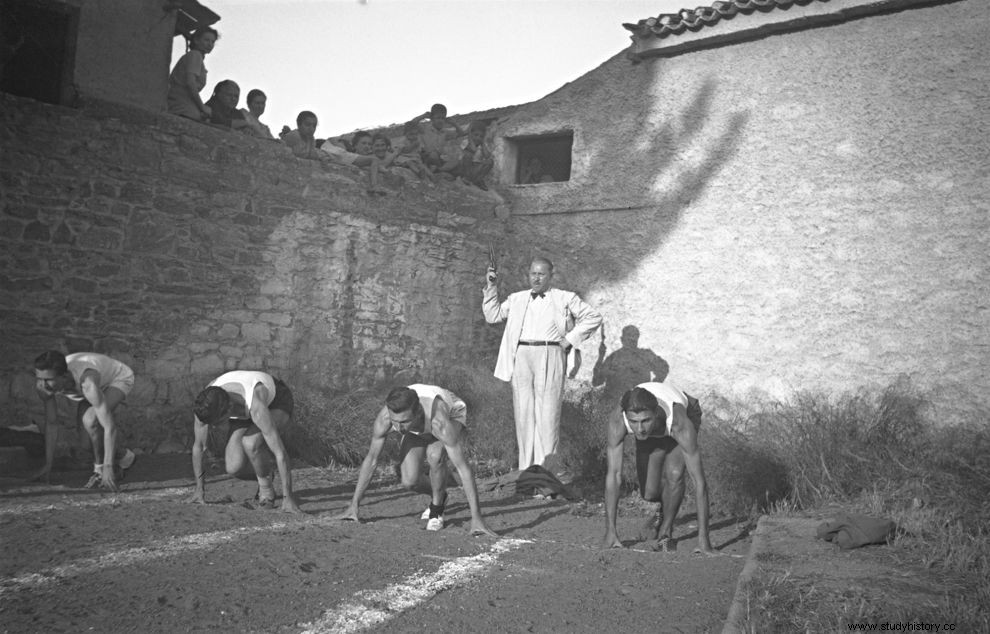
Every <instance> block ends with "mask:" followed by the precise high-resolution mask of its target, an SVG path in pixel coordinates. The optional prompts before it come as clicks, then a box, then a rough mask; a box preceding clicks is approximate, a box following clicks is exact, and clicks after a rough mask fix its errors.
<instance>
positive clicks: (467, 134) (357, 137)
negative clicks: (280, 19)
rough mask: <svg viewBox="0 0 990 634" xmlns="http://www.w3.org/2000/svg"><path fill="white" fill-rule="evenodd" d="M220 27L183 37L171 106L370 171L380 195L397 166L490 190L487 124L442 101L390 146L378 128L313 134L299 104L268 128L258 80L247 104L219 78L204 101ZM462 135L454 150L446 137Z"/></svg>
mask: <svg viewBox="0 0 990 634" xmlns="http://www.w3.org/2000/svg"><path fill="white" fill-rule="evenodd" d="M219 37H220V35H219V33H218V32H217V31H216V29H213V28H212V27H208V26H207V27H201V28H199V29H197V30H196V31H195V32H193V33H192V35H190V36H189V37H188V38H187V47H188V50H187V51H186V53H185V54H184V55H183V56H182V57H181V58H179V61H178V62H176V64H175V66H174V67H173V69H172V72H171V74H170V75H169V89H168V99H167V109H168V112H170V113H172V114H175V115H178V116H181V117H186V118H188V119H193V120H195V121H199V122H201V123H204V124H208V125H211V126H215V127H219V128H223V129H228V130H233V131H238V132H240V133H244V134H248V135H251V136H254V137H257V138H261V139H271V140H273V141H279V142H281V143H284V144H285V145H286V146H288V148H289V149H290V150H291V151H292V154H293V155H294V156H296V157H298V158H302V159H308V160H315V161H323V162H327V163H337V164H343V165H352V166H354V167H358V168H361V169H365V170H367V171H368V192H369V193H371V194H379V195H384V194H386V193H387V191H386V189H385V188H384V187H383V185H382V183H383V178H384V177H385V175H387V174H394V175H397V176H400V177H402V178H404V179H417V180H421V181H424V182H425V183H427V184H428V185H431V186H432V185H436V184H437V183H439V182H440V181H442V180H450V181H457V182H460V183H463V184H465V185H469V186H473V187H477V188H479V189H481V190H485V191H487V190H488V185H487V183H486V179H487V176H488V174H489V173H490V172H491V170H492V167H493V165H494V158H493V154H492V149H491V144H490V141H489V140H488V132H489V130H488V127H489V126H488V125H487V123H486V122H485V121H481V120H478V121H472V122H471V124H470V125H468V126H467V127H466V128H464V127H462V126H460V125H458V124H457V123H456V122H454V121H452V120H451V119H448V118H447V108H446V106H444V105H443V104H434V105H433V106H432V107H431V108H430V110H429V111H427V112H425V113H423V114H421V115H418V116H416V117H414V118H413V119H411V120H410V121H408V122H406V124H405V125H404V126H403V128H402V138H401V140H400V141H398V142H397V145H396V147H393V144H392V139H390V138H388V137H387V136H385V135H383V134H376V135H372V134H370V133H368V132H364V131H360V132H356V133H354V134H353V135H352V136H351V137H350V138H349V139H348V138H344V137H340V138H335V139H317V138H316V128H317V126H318V123H319V120H318V118H317V116H316V114H315V113H313V112H311V111H308V110H304V111H302V112H300V113H299V115H298V116H297V117H296V128H295V129H290V128H289V127H288V126H283V128H282V131H281V132H280V133H279V135H278V137H276V136H275V135H273V134H272V132H271V130H270V129H269V127H268V126H267V125H265V124H264V123H262V121H261V117H262V116H263V115H264V113H265V107H266V105H267V101H268V97H267V95H266V94H265V93H264V92H263V91H261V90H259V89H257V88H255V89H252V90H250V91H249V92H248V93H247V100H246V101H247V108H241V109H238V107H237V106H238V103H239V102H240V95H241V88H240V86H238V84H237V83H236V82H234V81H233V80H230V79H224V80H221V81H219V82H217V83H216V84H215V86H214V88H213V94H212V95H211V96H210V98H209V99H208V100H207V101H205V102H204V101H203V100H202V97H201V96H200V93H201V92H202V91H203V90H204V89H205V88H206V85H207V70H206V64H205V58H206V56H207V55H209V54H210V53H212V52H213V49H214V47H215V46H216V43H217V40H218V39H219ZM459 139H463V141H462V142H460V143H459V144H456V145H458V146H459V152H451V151H450V148H451V144H452V143H454V142H456V141H457V140H459Z"/></svg>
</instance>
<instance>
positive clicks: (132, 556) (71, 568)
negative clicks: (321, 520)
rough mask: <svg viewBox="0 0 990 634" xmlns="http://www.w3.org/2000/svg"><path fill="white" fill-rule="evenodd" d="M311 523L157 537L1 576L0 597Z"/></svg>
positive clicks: (269, 525) (296, 522) (279, 523)
mask: <svg viewBox="0 0 990 634" xmlns="http://www.w3.org/2000/svg"><path fill="white" fill-rule="evenodd" d="M309 523H312V520H309V521H307V520H305V519H300V520H297V521H295V522H291V521H290V522H275V523H272V524H265V525H263V526H248V527H243V528H235V529H231V530H227V531H214V532H211V533H197V534H194V535H185V536H183V537H170V538H168V539H158V540H154V541H151V542H149V543H148V544H147V545H145V546H135V547H133V548H125V549H124V550H118V551H115V552H110V553H107V554H105V555H100V556H98V557H88V558H85V559H80V560H78V561H76V562H74V563H71V564H65V565H62V566H55V567H53V568H49V569H48V570H43V571H41V572H31V573H28V574H24V575H18V576H16V577H4V578H0V597H3V595H4V594H7V593H9V592H17V591H19V590H25V589H30V588H39V587H41V586H45V585H48V584H50V583H54V582H56V581H61V580H63V579H68V578H70V577H76V576H79V575H85V574H90V573H94V572H99V571H101V570H104V569H106V568H112V567H114V566H131V565H135V564H142V563H145V562H148V561H154V560H156V559H164V558H166V557H170V556H172V555H178V554H181V553H185V552H189V551H196V550H203V549H206V548H212V547H214V546H216V545H218V544H225V543H228V542H231V541H233V540H235V539H237V538H239V537H244V536H246V535H253V534H255V533H263V532H267V531H278V530H283V529H286V528H290V527H294V526H301V525H304V524H309Z"/></svg>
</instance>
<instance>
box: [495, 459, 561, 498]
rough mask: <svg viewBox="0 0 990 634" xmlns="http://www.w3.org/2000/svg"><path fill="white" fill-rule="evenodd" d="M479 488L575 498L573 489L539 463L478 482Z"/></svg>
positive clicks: (520, 493) (517, 493)
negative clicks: (493, 478)
mask: <svg viewBox="0 0 990 634" xmlns="http://www.w3.org/2000/svg"><path fill="white" fill-rule="evenodd" d="M479 488H480V489H481V490H483V491H494V490H496V489H499V490H503V491H506V492H510V491H508V490H509V489H512V491H511V493H515V494H516V495H535V494H540V495H544V496H547V497H562V498H564V499H567V500H574V499H577V496H576V495H574V493H573V491H571V490H570V489H569V488H568V487H567V486H566V485H565V484H564V483H563V482H561V481H560V480H558V479H557V477H556V476H555V475H554V474H552V473H550V472H549V471H547V470H546V469H544V468H543V467H541V466H540V465H533V466H531V467H529V468H528V469H525V470H523V471H519V470H516V471H510V472H509V473H507V474H505V475H503V476H500V477H499V478H497V479H495V480H489V481H486V482H483V483H479Z"/></svg>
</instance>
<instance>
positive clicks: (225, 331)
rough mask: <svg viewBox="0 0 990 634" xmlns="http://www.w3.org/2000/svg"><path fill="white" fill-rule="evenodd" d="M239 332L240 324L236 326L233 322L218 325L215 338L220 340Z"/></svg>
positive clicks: (231, 337) (234, 335)
mask: <svg viewBox="0 0 990 634" xmlns="http://www.w3.org/2000/svg"><path fill="white" fill-rule="evenodd" d="M239 334H241V328H240V326H236V325H234V324H224V325H222V326H220V329H219V330H218V331H217V338H219V339H221V340H226V339H233V338H235V337H237V336H238V335H239Z"/></svg>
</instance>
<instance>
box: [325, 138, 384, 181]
mask: <svg viewBox="0 0 990 634" xmlns="http://www.w3.org/2000/svg"><path fill="white" fill-rule="evenodd" d="M351 144H352V145H353V147H354V151H353V152H348V151H347V150H346V149H344V148H342V147H340V146H339V145H336V144H334V143H332V142H330V141H328V142H326V143H324V144H323V146H322V147H321V148H320V150H321V151H323V152H325V153H326V155H328V156H329V158H331V159H332V160H334V161H335V162H337V163H341V164H343V165H353V166H355V167H361V168H368V170H369V172H370V177H369V180H370V183H369V186H368V193H369V194H377V195H380V196H384V195H385V194H386V193H387V192H386V191H385V188H384V187H382V185H381V179H380V178H379V175H378V170H379V168H380V161H379V160H378V158H377V157H376V156H375V155H374V154H373V153H372V151H371V147H372V142H371V134H369V133H368V132H364V131H361V132H357V133H355V134H354V136H353V137H352V138H351Z"/></svg>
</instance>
